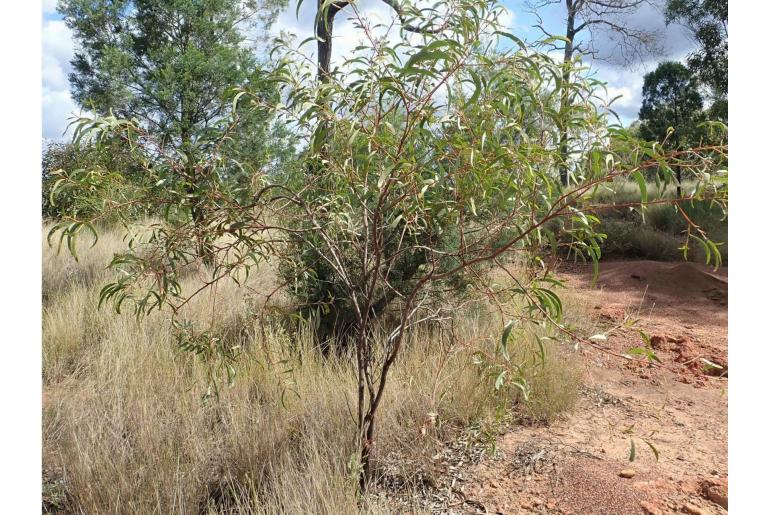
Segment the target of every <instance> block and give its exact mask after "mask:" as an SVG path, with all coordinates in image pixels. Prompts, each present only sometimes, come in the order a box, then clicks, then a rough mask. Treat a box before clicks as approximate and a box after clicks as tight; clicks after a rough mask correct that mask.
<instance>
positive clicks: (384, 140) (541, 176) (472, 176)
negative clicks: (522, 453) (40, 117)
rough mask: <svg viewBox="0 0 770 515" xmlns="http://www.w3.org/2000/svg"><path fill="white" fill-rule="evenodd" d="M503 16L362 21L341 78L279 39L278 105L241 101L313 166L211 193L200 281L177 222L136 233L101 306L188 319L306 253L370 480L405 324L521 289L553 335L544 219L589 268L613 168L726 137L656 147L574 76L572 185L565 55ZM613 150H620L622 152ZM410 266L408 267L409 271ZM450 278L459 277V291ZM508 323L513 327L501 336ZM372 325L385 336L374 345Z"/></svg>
mask: <svg viewBox="0 0 770 515" xmlns="http://www.w3.org/2000/svg"><path fill="white" fill-rule="evenodd" d="M497 9H498V7H497V4H496V3H494V2H481V1H478V0H455V1H452V2H449V3H447V4H446V10H445V11H444V13H443V14H442V26H444V27H446V28H445V29H442V30H440V31H436V33H435V34H431V35H429V36H426V40H425V41H424V42H421V43H420V44H418V45H417V46H415V47H409V46H408V43H407V42H406V41H403V42H400V43H399V44H397V45H395V46H393V45H390V44H388V43H386V41H387V40H383V39H380V38H376V37H374V36H373V35H372V34H371V33H370V32H369V31H367V30H366V28H365V27H366V26H367V25H366V24H365V23H363V22H362V23H361V26H362V27H364V30H365V31H366V34H367V38H369V45H368V47H367V48H361V49H359V50H358V51H357V52H356V53H355V55H353V56H352V57H351V58H350V59H348V60H347V61H346V62H345V65H344V68H346V70H348V72H347V73H345V74H343V73H341V72H335V71H329V73H328V74H327V76H326V78H325V79H324V80H323V81H316V80H314V78H315V77H316V76H317V69H316V67H315V66H312V67H303V66H302V63H303V62H304V59H303V58H302V57H301V56H300V55H299V54H298V53H297V51H295V50H292V49H291V48H290V47H289V46H288V45H287V46H284V47H279V48H278V49H277V50H276V52H277V54H282V55H283V57H282V59H281V60H280V62H279V63H278V64H277V66H276V70H275V80H276V81H277V82H278V83H280V84H281V87H282V92H283V102H281V103H279V104H277V105H274V106H272V107H271V106H269V105H268V104H267V103H266V102H265V101H264V100H263V99H261V98H260V97H259V96H258V95H257V96H255V97H250V96H249V94H248V92H244V96H243V97H241V102H239V103H238V105H239V106H242V108H243V109H256V110H265V109H272V110H275V111H278V112H280V113H281V114H282V115H283V116H285V117H287V118H289V119H290V120H291V121H292V126H294V127H296V129H297V131H300V132H301V133H302V134H304V135H305V136H306V137H307V139H308V149H307V151H306V152H305V154H304V157H303V159H304V162H305V164H306V165H307V166H304V167H302V168H303V169H308V168H312V169H313V170H315V171H316V173H315V174H313V175H307V174H303V175H302V176H301V179H299V180H287V181H276V180H275V178H274V177H271V176H270V175H259V176H257V177H255V178H254V181H255V182H256V183H258V184H259V187H258V188H257V191H256V193H255V195H254V196H253V198H252V199H251V201H250V202H249V203H248V204H243V203H239V202H234V201H233V200H232V199H231V198H229V196H228V192H227V191H226V190H223V189H219V188H211V189H209V190H206V195H207V196H208V198H209V199H210V200H211V202H212V204H215V205H217V206H218V208H217V209H216V210H215V211H213V212H212V223H211V224H210V225H209V231H210V232H211V236H212V240H213V241H215V244H214V245H213V248H212V257H213V260H214V261H213V266H212V268H211V271H210V272H211V276H210V277H209V278H208V279H206V280H205V281H204V284H203V285H202V286H201V287H200V288H199V289H196V291H193V292H185V291H182V289H181V286H180V281H179V277H180V274H181V273H182V271H183V270H184V269H185V267H186V266H187V265H188V264H189V263H190V262H191V258H190V256H189V254H188V253H187V252H185V251H183V250H182V249H184V241H185V240H186V238H188V237H189V235H190V234H191V229H190V227H189V226H185V225H182V224H176V223H174V218H173V217H171V218H170V219H168V220H166V221H165V223H162V224H155V225H153V226H152V227H150V230H149V231H146V232H145V233H137V234H135V235H134V237H133V239H132V240H131V247H130V249H129V251H128V252H126V253H125V254H122V255H119V256H116V257H115V259H114V260H113V263H112V266H113V267H114V268H116V269H118V270H119V271H120V272H121V273H120V276H119V279H118V280H117V281H116V282H114V283H112V284H110V285H107V286H106V287H105V288H104V289H103V290H102V299H101V300H102V301H112V302H114V303H115V305H116V307H118V308H120V306H121V305H123V304H125V303H126V302H130V303H133V306H134V309H135V311H136V313H137V314H139V315H142V314H145V313H147V312H149V311H152V310H154V309H156V308H161V307H169V308H171V309H172V311H173V312H174V313H175V314H179V313H180V309H181V307H182V306H184V305H185V304H186V303H187V302H189V300H190V299H191V298H192V297H194V296H195V295H197V294H199V293H200V292H201V291H205V289H206V288H207V287H212V286H213V285H215V284H217V283H218V282H220V281H222V280H225V279H228V278H231V279H234V280H237V281H239V282H243V281H244V280H245V277H246V276H247V274H248V272H249V270H250V269H252V268H253V267H254V266H259V265H260V264H261V263H263V262H264V260H265V259H268V258H270V259H278V260H280V261H281V262H282V263H284V264H285V266H287V267H288V268H290V269H292V270H293V273H292V274H290V275H291V276H293V278H294V279H295V280H297V281H302V280H304V279H305V278H307V277H308V276H310V279H311V280H313V278H312V276H313V275H314V274H315V268H314V267H313V266H310V265H308V261H307V260H302V259H298V254H299V253H300V252H306V253H310V254H312V255H313V259H314V260H315V261H317V262H321V263H323V266H324V267H325V268H326V269H327V270H328V272H327V274H326V277H327V279H328V280H329V281H333V283H334V284H335V285H336V289H335V293H336V295H337V296H339V297H341V298H342V299H343V301H344V303H345V306H347V307H348V309H349V311H350V312H351V313H352V317H353V319H354V320H355V324H354V325H353V328H352V330H351V331H350V332H349V333H348V334H347V338H348V339H349V340H350V341H351V342H352V344H353V347H354V355H355V363H356V373H357V388H356V394H357V402H356V414H355V419H356V421H355V423H356V431H355V438H356V443H357V447H358V449H359V452H360V455H359V464H360V474H359V484H360V488H361V489H362V490H363V489H364V488H365V487H366V485H367V483H368V481H369V480H370V478H371V476H372V472H373V465H372V462H373V456H374V453H375V451H376V434H377V432H376V424H377V420H378V419H377V415H378V410H379V407H380V406H381V403H382V400H383V397H384V395H385V394H386V391H387V388H386V387H387V383H388V377H389V372H390V370H391V368H392V366H393V364H394V363H395V361H396V360H397V359H398V357H399V354H400V352H401V349H402V348H403V346H404V341H405V337H406V335H407V334H408V333H409V332H410V331H411V330H413V329H414V328H415V327H416V326H418V325H420V324H424V323H427V322H429V321H435V320H439V319H442V318H445V317H448V316H451V314H452V304H450V301H451V300H452V299H453V298H455V297H459V296H464V295H472V296H476V297H477V298H489V297H492V298H499V297H500V296H505V295H511V296H515V297H516V298H517V299H519V300H520V301H522V302H523V303H524V304H525V305H526V306H527V307H528V309H527V310H526V311H525V312H523V313H520V314H518V315H517V318H516V320H517V321H518V322H521V323H522V324H524V323H525V322H531V323H536V324H556V325H557V326H558V327H561V325H560V315H561V303H560V301H559V298H558V295H557V294H556V293H555V291H553V290H554V285H557V284H558V281H556V280H555V279H554V278H553V277H552V276H551V275H550V273H549V268H548V267H547V266H542V265H543V263H544V256H545V255H547V254H548V253H549V252H551V251H553V250H554V249H553V247H551V248H550V249H549V245H550V244H549V243H548V242H554V241H555V237H553V234H552V233H551V232H550V231H549V223H550V222H551V221H554V220H559V219H561V220H563V221H564V232H565V233H566V234H568V235H569V238H567V240H566V242H565V245H566V246H567V247H568V248H569V250H570V251H571V252H574V253H577V254H582V255H583V256H584V257H590V258H591V259H593V260H594V261H597V260H598V259H599V241H600V240H601V238H602V235H600V234H598V233H596V231H595V227H596V224H597V223H598V221H599V220H598V218H597V216H596V214H595V213H597V212H599V211H601V209H602V208H603V207H604V206H601V205H596V204H592V203H591V201H590V197H589V194H590V192H591V191H593V190H595V189H596V188H597V187H598V186H599V185H601V184H602V183H605V182H610V181H613V180H615V179H618V178H620V177H624V176H632V177H636V178H637V179H639V178H642V172H643V171H644V170H646V169H649V168H655V169H657V170H658V171H659V173H660V174H661V175H662V176H663V178H664V179H666V180H668V179H669V178H670V167H668V166H665V165H666V163H667V162H669V160H670V159H673V160H676V161H681V162H682V163H683V166H686V167H688V168H689V169H691V170H692V172H693V174H698V173H699V172H700V171H701V170H703V169H707V168H708V169H710V168H709V167H710V166H711V164H712V163H711V160H713V159H714V156H715V155H719V154H721V153H724V152H725V151H726V148H724V147H722V146H719V145H716V146H713V147H712V148H710V149H708V150H709V152H701V151H699V150H698V149H687V150H682V151H678V152H677V153H676V154H675V155H673V156H664V155H661V154H660V153H659V152H658V151H657V150H656V149H657V148H659V147H652V146H646V145H645V144H644V143H643V142H639V141H638V140H636V139H634V138H630V137H628V136H627V135H626V134H625V132H624V131H623V130H622V129H620V128H617V127H608V126H607V124H606V120H605V118H606V114H605V113H603V112H602V110H601V109H600V108H599V107H597V105H598V103H599V102H598V100H597V98H596V96H595V94H594V84H593V83H592V82H591V81H584V80H583V79H580V78H576V80H574V81H572V86H571V87H573V88H579V89H580V91H581V92H582V95H580V96H579V98H582V99H583V102H582V103H581V106H580V107H581V109H582V111H581V112H580V113H579V115H575V116H574V118H572V119H571V120H569V121H568V122H569V124H570V125H573V126H576V127H577V128H579V129H580V131H581V133H582V134H586V135H589V136H590V137H589V138H588V140H589V141H591V145H590V146H586V150H585V152H586V153H587V154H588V155H590V159H586V160H585V162H589V163H591V166H586V167H585V170H582V171H581V173H580V174H578V177H579V180H580V184H579V185H578V186H577V187H575V188H573V189H570V190H569V191H567V190H565V189H563V188H562V186H561V184H560V181H559V180H558V177H554V176H553V173H552V171H553V169H554V167H555V166H556V164H557V163H558V162H559V149H558V147H556V146H555V145H554V141H555V140H556V138H557V137H558V134H557V133H556V132H555V131H554V130H553V127H554V126H556V122H561V120H559V117H560V112H559V111H557V110H554V109H552V108H551V104H552V100H553V95H558V92H557V90H556V89H555V88H554V83H555V81H556V80H558V77H559V76H560V71H561V65H560V64H558V63H555V62H554V61H552V60H551V59H550V58H549V57H548V56H547V55H544V54H540V53H537V52H532V51H531V50H529V49H526V48H523V45H521V43H520V41H518V40H517V38H515V36H512V35H510V34H505V33H497V34H495V30H496V28H497V27H496V23H495V18H496V15H497ZM353 11H354V16H358V13H357V12H356V11H355V9H354V10H353ZM498 37H503V38H507V39H509V40H511V41H512V42H513V43H514V45H515V47H514V49H512V50H510V51H507V52H504V53H502V54H500V53H496V52H492V51H491V49H492V48H494V47H495V45H496V43H497V38H498ZM396 48H399V49H401V50H402V51H403V52H397V51H395V49H396ZM500 70H502V71H503V72H500ZM452 92H455V93H456V92H461V94H452ZM544 92H546V93H545V94H544ZM547 92H550V93H547ZM549 94H550V95H551V98H550V99H549V98H548V95H549ZM249 99H250V100H249ZM522 105H527V106H528V107H527V110H528V111H529V112H536V113H537V115H536V116H534V117H532V120H535V121H536V122H535V123H534V124H530V123H529V121H530V118H529V115H527V116H526V118H524V119H522V116H523V114H522V109H521V106H522ZM569 112H570V113H575V112H577V110H571V111H569ZM236 117H237V113H236ZM541 122H542V125H541V126H542V129H541V130H539V131H538V130H537V126H538V124H539V123H541ZM81 134H83V137H86V136H91V137H94V138H95V140H96V141H97V142H98V141H99V137H100V136H101V135H103V134H112V135H114V136H117V137H123V138H125V139H126V140H128V141H132V142H136V141H137V140H136V136H137V134H141V129H140V128H138V127H137V126H136V125H135V124H133V123H131V122H130V121H120V120H107V121H104V120H95V121H91V122H88V123H84V125H83V126H82V131H81ZM610 140H612V141H613V145H612V146H610V145H609V144H608V143H609V141H610ZM135 144H136V143H135ZM139 144H141V143H139ZM621 155H622V156H624V157H626V158H627V159H626V160H624V161H622V162H621V161H620V159H619V157H620V156H621ZM318 162H321V165H320V166H317V163H318ZM702 179H703V181H702V184H701V187H700V188H698V190H697V191H696V192H695V194H694V195H697V196H698V197H699V198H702V197H719V195H722V194H723V193H722V190H718V189H717V188H715V187H714V184H713V182H712V180H711V176H709V175H705V174H704V175H703V176H702ZM108 184H109V174H106V173H104V172H103V171H100V170H94V171H80V172H77V171H76V172H73V173H63V174H62V179H61V182H60V183H59V187H58V190H57V191H56V192H54V193H57V192H61V193H69V194H72V193H77V192H80V193H82V194H84V195H95V196H96V197H97V198H99V199H100V200H101V201H102V202H103V204H104V206H105V209H110V207H111V206H113V205H114V204H115V203H117V202H119V200H117V199H114V198H109V197H105V196H104V195H103V194H102V193H101V192H103V191H106V190H105V189H104V188H105V187H106V186H108ZM644 201H646V197H643V202H644ZM94 222H95V219H94V218H91V219H85V220H76V219H71V220H67V221H65V222H64V223H62V224H61V225H59V226H58V227H57V228H55V231H56V230H58V231H60V238H61V241H65V242H67V243H68V246H70V248H74V243H72V242H73V241H75V238H76V237H77V235H78V234H79V233H81V232H82V231H83V229H88V228H92V227H93V223H94ZM699 234H700V237H701V238H702V241H703V242H704V244H705V245H711V246H710V247H709V248H712V247H713V245H712V244H710V243H709V242H708V240H707V239H706V237H705V235H704V234H702V233H699ZM713 248H715V247H713ZM514 258H518V261H519V262H521V263H523V264H525V265H533V266H530V267H527V271H526V272H525V273H519V272H515V271H514V270H513V269H512V268H511V267H509V266H507V265H509V264H510V263H511V261H512V260H513V259H514ZM310 262H312V260H311V261H310ZM491 266H496V267H501V268H502V270H504V271H505V272H506V273H507V275H508V276H509V278H510V280H511V281H512V283H513V286H512V287H511V288H506V289H501V288H500V287H499V286H498V285H497V284H496V283H495V282H494V281H491V280H490V278H489V277H490V276H489V274H487V273H485V269H486V268H487V267H491ZM405 267H411V269H412V270H413V271H412V273H411V276H410V277H409V278H408V279H406V278H405V277H404V273H403V271H404V268H405ZM458 279H463V283H462V291H458V282H457V281H458ZM383 298H385V299H387V305H388V309H389V310H390V311H391V313H392V314H393V321H392V323H391V324H389V325H387V324H385V325H382V324H383V322H382V321H381V319H380V318H379V317H378V316H377V310H378V309H379V308H378V305H379V303H380V302H381V299H383ZM180 325H181V324H180ZM514 325H515V323H514V322H512V323H511V324H509V325H508V326H507V327H506V329H505V331H504V337H503V340H502V344H505V343H506V342H507V340H508V338H507V337H508V336H510V334H511V333H512V332H513V331H515V330H516V329H514ZM378 326H379V327H381V328H382V329H384V330H385V336H384V337H382V338H378V336H377V334H378V333H377V331H376V330H375V328H376V327H378ZM185 334H186V335H185ZM180 338H181V339H182V340H183V341H184V342H185V343H184V348H186V349H190V350H195V351H196V352H200V353H201V354H202V355H203V356H206V357H210V358H211V359H212V360H214V359H216V360H217V361H216V362H217V363H223V367H224V369H225V370H229V368H228V367H229V360H231V359H232V350H231V349H227V348H222V347H221V346H222V345H223V344H222V342H221V340H219V339H218V338H216V335H210V334H208V333H205V332H197V333H196V332H195V329H194V328H193V329H190V330H189V331H188V332H187V333H183V334H182V335H181V336H180ZM587 343H589V344H592V345H598V344H597V343H596V342H587ZM502 344H501V345H502ZM502 346H503V347H504V345H502ZM217 356H218V357H217ZM515 370H516V369H515V367H511V368H510V369H507V370H504V371H503V372H502V373H500V374H499V375H498V376H497V378H496V380H495V383H496V385H500V384H504V383H507V382H511V383H513V384H515V385H517V387H519V388H522V389H524V390H526V387H525V385H523V384H522V382H521V377H518V376H517V375H516V371H515ZM341 395H344V393H341Z"/></svg>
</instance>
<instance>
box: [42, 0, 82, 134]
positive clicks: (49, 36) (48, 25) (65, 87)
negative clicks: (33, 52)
mask: <svg viewBox="0 0 770 515" xmlns="http://www.w3.org/2000/svg"><path fill="white" fill-rule="evenodd" d="M49 3H51V2H49ZM52 3H53V4H54V7H55V2H52ZM46 8H47V6H46V4H45V3H44V5H43V9H44V11H45V9H46ZM42 35H43V45H42V49H43V59H42V79H43V93H42V107H43V137H44V138H50V139H60V138H61V137H62V133H63V132H64V129H65V128H66V127H67V124H68V123H69V118H70V117H71V116H72V115H73V114H74V113H78V112H79V109H78V107H77V106H76V105H75V103H74V102H73V101H72V98H71V97H70V93H69V83H68V80H67V75H68V74H69V72H70V70H71V66H70V60H71V59H72V55H73V43H72V32H71V31H70V29H69V28H68V27H67V26H66V24H65V23H64V21H62V20H44V21H43V30H42Z"/></svg>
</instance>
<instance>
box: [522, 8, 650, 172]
mask: <svg viewBox="0 0 770 515" xmlns="http://www.w3.org/2000/svg"><path fill="white" fill-rule="evenodd" d="M654 3H655V2H653V1H652V0H537V1H529V2H527V4H528V6H529V9H530V11H531V12H532V13H533V14H535V15H536V16H537V18H538V23H537V25H536V26H537V27H538V28H539V29H540V30H541V31H542V32H543V34H544V35H545V36H546V37H547V38H548V40H547V45H548V47H550V48H552V49H553V50H557V51H560V52H561V53H562V55H563V67H562V71H561V86H562V96H561V104H560V105H561V107H560V109H562V110H563V111H566V110H567V109H569V108H570V105H571V104H572V102H573V100H574V96H573V95H572V94H571V93H570V91H569V88H568V87H566V85H568V84H569V82H570V80H571V78H572V75H573V73H574V72H575V68H576V67H577V66H579V64H578V63H576V62H575V56H578V55H579V56H588V57H590V58H591V59H595V60H608V61H616V62H620V63H622V64H631V63H633V62H638V61H641V60H643V59H644V58H646V57H648V56H650V55H653V54H657V53H660V52H661V49H660V46H659V39H660V36H659V34H658V33H657V32H656V31H655V30H650V29H648V28H646V27H640V26H638V25H636V24H635V23H634V17H635V16H636V15H637V14H638V13H639V10H640V9H643V8H645V7H649V6H652V5H654ZM557 5H559V6H561V5H563V6H564V11H565V18H564V21H565V27H564V31H563V32H561V31H559V32H557V33H553V32H551V31H550V30H548V29H546V27H545V24H544V23H543V19H542V17H541V16H540V13H541V12H542V11H543V10H544V9H547V8H550V7H552V6H557ZM584 35H585V37H583V36H584ZM601 37H604V38H606V39H609V41H610V43H611V44H610V45H608V46H605V45H602V47H603V48H600V46H599V41H601V39H600V38H601ZM563 114H564V115H566V113H563ZM569 145H570V128H569V127H567V126H562V127H560V132H559V147H560V149H561V158H562V163H561V164H560V166H559V175H560V177H561V181H562V184H567V183H568V182H569V166H568V158H569V154H570V151H569Z"/></svg>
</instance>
